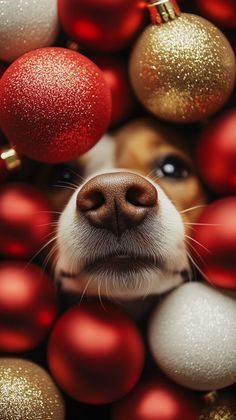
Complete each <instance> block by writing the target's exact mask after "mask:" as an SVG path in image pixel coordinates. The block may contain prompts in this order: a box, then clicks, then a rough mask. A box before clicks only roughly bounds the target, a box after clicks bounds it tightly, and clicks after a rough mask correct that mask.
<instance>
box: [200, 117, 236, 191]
mask: <svg viewBox="0 0 236 420" xmlns="http://www.w3.org/2000/svg"><path fill="white" fill-rule="evenodd" d="M197 160H198V168H199V172H200V174H201V176H202V178H203V180H204V181H205V182H206V184H207V185H208V186H209V187H210V189H211V190H212V191H215V192H216V193H218V194H236V109H235V110H231V111H230V112H227V113H226V114H224V115H223V116H222V117H220V118H219V119H217V120H216V121H215V122H213V123H212V124H211V125H209V126H208V127H207V129H206V130H205V131H204V132H203V135H202V137H201V139H200V141H199V144H198V146H197Z"/></svg>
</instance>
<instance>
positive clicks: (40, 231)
mask: <svg viewBox="0 0 236 420" xmlns="http://www.w3.org/2000/svg"><path fill="white" fill-rule="evenodd" d="M51 223H52V212H51V207H50V205H49V203H48V200H47V199H46V197H45V196H44V194H43V193H41V192H40V191H39V190H37V189H36V188H34V187H32V186H31V185H26V184H21V183H19V184H18V183H11V184H7V185H4V186H2V187H1V188H0V254H2V255H5V256H7V257H20V258H27V257H30V256H32V255H33V254H35V253H36V252H37V251H39V250H40V248H41V247H42V245H43V244H44V243H46V242H47V241H48V239H49V234H50V233H51V229H52V228H51Z"/></svg>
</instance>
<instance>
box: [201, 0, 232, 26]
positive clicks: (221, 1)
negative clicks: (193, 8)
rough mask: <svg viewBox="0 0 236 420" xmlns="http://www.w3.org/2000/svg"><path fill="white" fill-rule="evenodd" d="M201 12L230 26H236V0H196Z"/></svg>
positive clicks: (219, 22)
mask: <svg viewBox="0 0 236 420" xmlns="http://www.w3.org/2000/svg"><path fill="white" fill-rule="evenodd" d="M196 5H197V7H198V9H199V11H200V13H201V14H202V15H203V16H204V17H206V18H208V19H210V20H213V21H215V22H216V23H218V24H219V25H222V26H224V27H228V28H236V3H235V0H214V1H206V0H196Z"/></svg>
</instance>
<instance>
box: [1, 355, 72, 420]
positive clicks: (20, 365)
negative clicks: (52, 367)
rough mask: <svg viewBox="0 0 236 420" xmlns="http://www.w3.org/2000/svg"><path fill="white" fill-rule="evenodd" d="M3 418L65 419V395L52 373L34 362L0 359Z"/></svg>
mask: <svg viewBox="0 0 236 420" xmlns="http://www.w3.org/2000/svg"><path fill="white" fill-rule="evenodd" d="M0 418H1V420H36V419H37V420H63V419H64V418H65V409H64V403H63V400H62V397H61V395H60V393H59V391H58V389H57V388H56V386H55V385H54V383H53V381H52V379H51V378H50V376H49V375H48V374H47V373H46V372H45V371H44V370H43V369H42V368H41V367H39V366H38V365H36V364H35V363H32V362H29V361H27V360H23V359H13V358H1V359H0Z"/></svg>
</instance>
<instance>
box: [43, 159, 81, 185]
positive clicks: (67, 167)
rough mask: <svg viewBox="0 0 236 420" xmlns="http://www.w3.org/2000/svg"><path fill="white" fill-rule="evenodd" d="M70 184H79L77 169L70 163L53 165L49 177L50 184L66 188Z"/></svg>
mask: <svg viewBox="0 0 236 420" xmlns="http://www.w3.org/2000/svg"><path fill="white" fill-rule="evenodd" d="M70 183H72V184H73V183H74V184H76V185H78V184H79V183H80V171H79V169H78V168H77V167H76V168H75V165H73V164H71V163H65V164H61V165H55V166H54V168H53V172H52V174H51V177H50V184H54V185H65V186H66V185H67V184H70Z"/></svg>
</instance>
